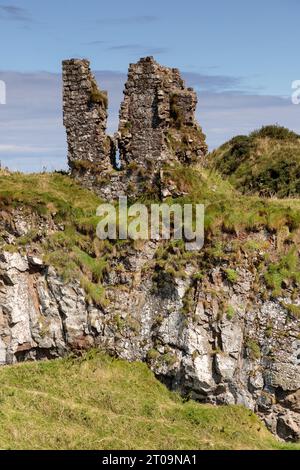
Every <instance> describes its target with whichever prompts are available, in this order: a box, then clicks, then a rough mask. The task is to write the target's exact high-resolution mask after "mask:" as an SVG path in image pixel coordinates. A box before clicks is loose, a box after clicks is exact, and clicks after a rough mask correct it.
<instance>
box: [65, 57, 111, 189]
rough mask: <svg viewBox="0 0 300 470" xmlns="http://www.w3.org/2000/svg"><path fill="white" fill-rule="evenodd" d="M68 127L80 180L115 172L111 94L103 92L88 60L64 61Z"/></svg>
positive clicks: (71, 155) (72, 161)
mask: <svg viewBox="0 0 300 470" xmlns="http://www.w3.org/2000/svg"><path fill="white" fill-rule="evenodd" d="M63 85H64V86H63V107H64V125H65V127H66V131H67V140H68V162H69V166H70V169H71V173H72V175H73V176H74V177H76V178H82V179H83V180H84V179H88V177H89V175H90V174H101V175H103V174H105V173H106V172H108V171H111V169H112V163H111V159H112V155H113V149H114V148H113V143H112V140H111V139H110V138H109V136H108V135H107V134H106V125H107V104H108V99H107V93H106V92H104V91H101V90H100V89H99V88H98V86H97V83H96V80H95V77H94V76H93V74H92V73H91V70H90V66H89V61H87V60H76V59H72V60H65V61H64V62H63Z"/></svg>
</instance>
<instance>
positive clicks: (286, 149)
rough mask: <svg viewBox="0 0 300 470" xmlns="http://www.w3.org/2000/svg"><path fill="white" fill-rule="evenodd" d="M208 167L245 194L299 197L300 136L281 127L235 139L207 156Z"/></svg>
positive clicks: (265, 128)
mask: <svg viewBox="0 0 300 470" xmlns="http://www.w3.org/2000/svg"><path fill="white" fill-rule="evenodd" d="M208 165H209V167H210V168H214V169H216V170H218V171H219V172H220V173H221V174H222V175H224V176H225V177H227V178H228V179H229V181H230V183H231V184H232V185H233V186H234V187H235V188H237V189H239V190H240V191H242V192H244V193H247V194H255V193H257V194H260V195H262V196H267V197H270V196H277V197H279V198H287V197H299V195H300V136H299V135H298V134H296V133H295V132H293V131H290V130H289V129H286V128H284V127H280V126H265V127H263V128H262V129H260V130H258V131H254V132H252V133H251V134H250V135H249V136H246V135H240V136H237V137H234V138H233V139H231V140H230V141H229V142H227V143H225V144H223V145H221V147H219V148H218V149H216V150H214V151H213V152H212V153H211V154H210V155H209V157H208Z"/></svg>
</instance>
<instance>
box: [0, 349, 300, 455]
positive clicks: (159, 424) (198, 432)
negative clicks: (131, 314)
mask: <svg viewBox="0 0 300 470" xmlns="http://www.w3.org/2000/svg"><path fill="white" fill-rule="evenodd" d="M0 383H1V387H0V448H2V449H32V448H34V449H105V450H108V449H116V448H117V449H297V448H298V449H299V448H300V447H299V446H296V445H288V444H282V443H279V442H278V441H277V440H276V439H275V438H274V437H272V436H271V435H270V434H269V433H268V432H267V431H266V429H265V427H264V426H263V425H262V424H261V422H260V421H259V420H258V418H257V417H256V416H255V415H253V414H252V413H251V412H249V411H248V410H245V409H243V408H241V407H232V406H229V407H219V408H216V407H212V406H209V405H200V404H197V403H195V402H193V401H190V402H186V403H184V402H183V401H182V399H181V398H180V397H178V395H176V394H174V393H171V392H169V391H168V390H167V389H166V388H165V387H164V386H163V385H162V384H160V383H159V382H158V381H157V380H156V379H155V378H154V376H153V374H152V373H151V372H150V371H149V369H148V368H147V366H146V365H144V364H140V363H134V364H129V363H126V362H124V361H120V360H114V359H111V358H108V357H107V356H104V355H102V354H100V353H95V352H94V351H92V352H90V353H89V355H87V356H85V357H83V358H81V359H64V360H57V361H49V362H40V363H24V364H19V365H17V366H8V367H3V368H1V369H0Z"/></svg>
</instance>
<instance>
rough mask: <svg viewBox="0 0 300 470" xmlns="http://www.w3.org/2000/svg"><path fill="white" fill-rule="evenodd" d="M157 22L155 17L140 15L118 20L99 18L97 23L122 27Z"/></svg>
mask: <svg viewBox="0 0 300 470" xmlns="http://www.w3.org/2000/svg"><path fill="white" fill-rule="evenodd" d="M157 20H158V17H157V16H153V15H142V16H125V17H122V18H121V17H120V18H101V19H99V20H98V21H97V23H99V24H103V25H106V24H107V25H122V24H127V25H128V24H147V23H154V22H155V21H157Z"/></svg>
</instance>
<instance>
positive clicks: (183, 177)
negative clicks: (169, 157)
mask: <svg viewBox="0 0 300 470" xmlns="http://www.w3.org/2000/svg"><path fill="white" fill-rule="evenodd" d="M164 177H165V179H166V180H168V179H170V180H171V181H172V184H175V185H176V186H177V188H178V191H179V193H181V194H182V196H180V197H178V198H176V199H171V198H169V200H167V203H169V204H173V203H174V202H175V203H179V204H185V203H190V202H191V203H194V204H196V203H199V202H201V203H203V204H204V205H205V236H206V243H205V246H204V249H203V250H201V251H200V252H199V253H194V252H187V251H186V250H185V244H184V242H183V241H166V242H165V243H162V244H161V245H160V246H159V248H158V250H157V253H156V255H155V258H154V260H153V263H152V264H151V263H150V265H149V266H148V267H145V269H152V268H153V269H154V281H155V282H156V283H157V285H159V286H160V289H161V288H162V285H163V284H161V283H166V284H168V283H169V282H170V280H172V278H176V277H182V278H184V277H186V275H187V274H186V266H187V265H191V264H192V265H193V266H194V268H195V272H198V273H199V276H198V278H197V279H196V277H197V276H196V277H195V279H194V281H195V282H196V281H197V280H201V279H203V277H204V276H205V272H206V271H207V270H209V269H210V268H211V267H212V266H214V265H215V266H217V265H219V264H220V262H221V261H223V262H226V263H227V266H226V267H225V268H224V273H225V275H226V277H227V279H228V280H229V282H231V283H232V284H234V283H236V282H237V281H238V275H237V272H236V268H237V267H238V265H239V260H240V257H241V253H244V254H247V253H249V254H251V253H252V252H253V251H254V252H255V251H259V250H262V251H263V252H264V253H265V258H264V260H263V261H262V262H261V263H260V266H259V274H258V275H259V279H258V284H264V283H266V284H267V286H268V287H269V288H270V289H271V291H272V294H273V295H276V296H278V295H280V294H281V289H282V288H284V287H285V286H286V285H289V286H291V287H293V288H295V289H298V288H299V281H300V279H299V274H298V273H299V267H300V266H299V257H298V251H297V246H298V245H299V236H300V235H299V233H300V211H299V207H300V204H299V200H296V199H286V200H285V199H283V200H279V199H278V200H267V199H261V198H259V197H257V196H245V195H242V194H240V193H239V192H238V191H237V190H235V189H234V188H233V187H232V186H231V184H230V183H229V182H228V181H226V180H224V178H222V177H221V176H220V175H219V174H218V173H216V172H215V171H208V170H205V169H203V168H198V167H183V166H178V167H174V168H166V169H165V170H164ZM100 203H101V201H100V199H99V198H98V197H97V196H96V195H94V194H93V193H92V192H90V191H88V190H85V189H82V188H81V187H80V186H79V185H78V184H77V183H76V182H74V181H73V180H72V179H71V178H70V177H68V176H66V175H63V174H59V173H53V174H38V175H24V174H19V173H11V174H7V173H5V174H4V173H0V210H2V214H3V218H5V220H6V223H13V220H12V218H13V217H14V215H13V211H14V210H15V209H18V210H20V209H22V214H23V216H25V217H28V219H29V220H33V221H34V220H36V219H37V217H39V218H41V219H42V220H44V222H45V226H47V225H48V226H49V227H52V226H53V225H54V229H53V230H51V232H49V231H47V230H46V228H45V233H44V234H43V233H39V232H38V231H37V230H36V229H35V228H34V227H33V229H32V230H31V231H30V232H29V233H28V234H27V235H25V236H21V237H19V238H18V239H17V240H16V245H9V244H6V243H5V242H4V240H3V239H2V241H1V240H0V244H1V245H0V246H1V247H2V248H3V249H6V250H8V251H17V250H20V251H23V252H25V251H26V250H28V249H29V248H30V249H31V250H33V251H34V252H35V253H37V254H40V256H42V257H43V258H44V260H45V262H46V263H49V264H51V265H53V266H54V267H55V268H56V269H57V271H58V272H59V273H60V274H61V275H62V276H63V278H64V279H65V280H66V281H68V280H71V279H78V280H80V282H81V285H82V286H83V287H84V288H85V290H86V293H87V298H88V299H89V300H91V301H93V302H95V303H96V304H99V305H101V306H104V305H105V304H106V298H105V290H104V289H103V286H102V284H103V279H104V278H105V276H106V275H107V274H108V273H109V271H110V270H111V265H112V262H113V261H114V260H115V259H116V257H118V256H120V255H125V256H126V250H127V248H128V246H129V245H130V246H132V244H131V243H130V242H129V243H124V242H122V241H111V242H110V241H105V242H104V241H100V240H99V239H98V238H97V237H96V227H97V224H98V221H99V218H98V217H96V216H95V213H96V208H97V207H98V205H99V204H100ZM147 203H148V204H151V201H150V200H148V201H147ZM262 230H267V231H268V232H269V233H270V234H271V235H275V236H276V239H277V247H276V250H274V248H273V247H272V245H271V244H270V242H268V241H266V240H265V241H262V240H256V239H253V237H254V235H255V234H256V233H259V232H261V231H262ZM241 236H242V239H241V240H240V237H241ZM251 237H252V238H251ZM228 243H229V244H230V246H231V248H230V249H229V251H228ZM257 269H258V267H257ZM191 307H192V305H191V302H190V301H188V299H187V302H186V305H185V308H184V311H186V312H188V311H189V310H191Z"/></svg>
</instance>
